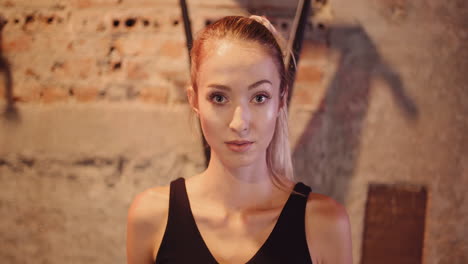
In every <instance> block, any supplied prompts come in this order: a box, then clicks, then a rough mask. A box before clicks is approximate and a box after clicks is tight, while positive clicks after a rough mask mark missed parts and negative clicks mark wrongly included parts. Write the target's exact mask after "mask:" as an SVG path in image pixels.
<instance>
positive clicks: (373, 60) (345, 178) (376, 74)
mask: <svg viewBox="0 0 468 264" xmlns="http://www.w3.org/2000/svg"><path fill="white" fill-rule="evenodd" d="M322 38H324V40H325V41H326V43H327V45H328V47H329V49H331V50H333V51H337V52H338V53H339V54H340V55H341V57H340V60H339V62H338V63H339V64H338V67H337V70H336V73H335V75H334V76H333V78H332V79H331V82H330V84H329V87H328V88H327V90H326V93H325V95H324V98H323V99H322V101H321V105H320V107H319V110H317V112H315V113H314V115H313V116H312V117H311V119H310V120H309V121H308V123H307V125H306V127H305V129H304V131H303V134H302V135H301V136H300V138H299V140H298V143H297V145H296V148H295V149H294V152H293V158H294V169H295V171H296V175H297V176H298V179H300V180H301V181H304V182H306V183H307V184H309V185H311V186H312V187H313V188H314V191H316V192H318V193H322V194H326V195H329V196H331V197H333V198H334V199H335V200H337V201H338V202H341V203H344V198H345V197H346V192H347V190H348V188H349V187H348V186H349V184H350V180H351V177H352V176H353V175H354V170H355V167H356V162H357V158H358V155H359V152H360V139H361V133H362V126H363V122H364V120H365V117H366V114H367V111H368V108H369V90H370V89H371V80H372V79H373V78H380V79H382V80H384V81H385V82H386V83H387V84H388V87H390V89H391V92H392V95H393V98H394V99H395V101H396V102H397V105H398V106H399V107H400V108H401V109H402V110H403V112H404V115H405V117H406V118H408V119H410V120H413V121H416V120H417V119H418V116H419V113H418V109H417V106H416V105H415V103H414V102H413V101H412V100H411V99H410V98H409V97H408V96H407V95H406V94H405V91H404V87H403V83H402V81H401V78H400V76H399V74H398V73H397V72H396V71H395V70H394V69H392V68H391V67H390V66H389V65H388V64H387V63H386V62H385V61H384V59H383V58H382V57H381V56H380V54H379V52H378V50H377V47H376V46H375V44H374V43H373V41H372V40H371V39H370V38H369V35H368V34H367V33H366V31H365V30H364V28H363V27H362V26H361V25H334V26H330V27H329V28H328V29H326V33H325V34H324V36H323V37H322Z"/></svg>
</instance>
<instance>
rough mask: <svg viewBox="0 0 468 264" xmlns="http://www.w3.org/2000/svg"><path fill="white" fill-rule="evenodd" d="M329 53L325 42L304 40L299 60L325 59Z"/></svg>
mask: <svg viewBox="0 0 468 264" xmlns="http://www.w3.org/2000/svg"><path fill="white" fill-rule="evenodd" d="M329 55H330V48H329V47H328V46H327V45H326V44H325V43H317V42H314V41H304V43H303V46H302V50H301V58H300V59H301V61H303V60H306V61H307V60H310V61H316V60H324V59H325V60H326V59H328V56H329Z"/></svg>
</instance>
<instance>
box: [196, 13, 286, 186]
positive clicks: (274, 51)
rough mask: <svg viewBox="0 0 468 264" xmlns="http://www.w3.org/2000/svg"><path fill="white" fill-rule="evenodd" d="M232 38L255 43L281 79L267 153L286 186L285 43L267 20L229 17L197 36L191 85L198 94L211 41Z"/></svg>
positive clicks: (279, 181)
mask: <svg viewBox="0 0 468 264" xmlns="http://www.w3.org/2000/svg"><path fill="white" fill-rule="evenodd" d="M225 38H233V39H237V40H245V41H253V42H255V43H258V44H260V45H261V46H262V47H263V48H264V49H265V51H266V52H267V53H268V54H269V55H271V57H272V58H273V61H274V62H275V65H276V66H277V69H278V74H279V76H280V105H281V107H280V112H279V115H278V118H277V120H276V126H275V131H274V134H273V138H272V140H271V142H270V144H269V145H268V147H267V151H266V162H267V166H268V169H269V172H270V174H271V176H272V182H273V183H274V184H275V185H276V184H279V185H280V186H283V187H284V186H286V184H285V182H287V181H294V174H293V166H292V159H291V149H290V145H289V128H288V109H287V94H288V91H289V87H288V83H289V77H288V71H287V69H286V66H285V63H284V59H285V57H286V54H287V53H286V52H285V50H286V48H285V41H284V39H283V38H282V37H281V35H280V34H279V33H278V32H277V31H276V29H275V28H274V27H273V25H272V24H271V23H270V22H269V21H268V19H266V18H265V17H260V16H251V17H243V16H227V17H224V18H222V19H220V20H218V21H216V22H214V23H213V24H210V25H208V26H207V27H205V28H204V29H203V30H202V31H200V32H199V33H198V35H197V38H196V39H195V41H194V43H193V47H192V49H191V51H190V56H191V69H190V75H191V82H192V83H191V84H192V88H193V90H194V91H195V94H197V91H198V87H197V73H198V70H199V66H200V64H201V61H202V60H203V59H204V58H205V57H206V52H207V51H206V50H205V49H204V46H205V44H206V43H207V42H208V41H213V40H221V39H225Z"/></svg>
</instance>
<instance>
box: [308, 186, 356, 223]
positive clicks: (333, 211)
mask: <svg viewBox="0 0 468 264" xmlns="http://www.w3.org/2000/svg"><path fill="white" fill-rule="evenodd" d="M306 212H307V214H312V215H315V217H324V218H328V220H330V218H331V219H337V220H338V219H342V218H347V217H348V215H347V212H346V209H345V207H344V206H343V205H342V204H341V203H339V202H338V201H336V200H335V199H333V198H332V197H330V196H327V195H324V194H320V193H315V192H310V194H309V197H308V199H307V207H306Z"/></svg>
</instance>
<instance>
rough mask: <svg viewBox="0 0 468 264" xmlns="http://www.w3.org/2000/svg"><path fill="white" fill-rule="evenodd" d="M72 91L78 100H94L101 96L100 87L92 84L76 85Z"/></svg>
mask: <svg viewBox="0 0 468 264" xmlns="http://www.w3.org/2000/svg"><path fill="white" fill-rule="evenodd" d="M72 92H73V96H74V98H75V99H76V100H77V101H78V102H93V101H95V100H96V99H97V98H98V96H99V88H98V87H97V86H92V85H89V86H79V87H74V88H73V89H72Z"/></svg>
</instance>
